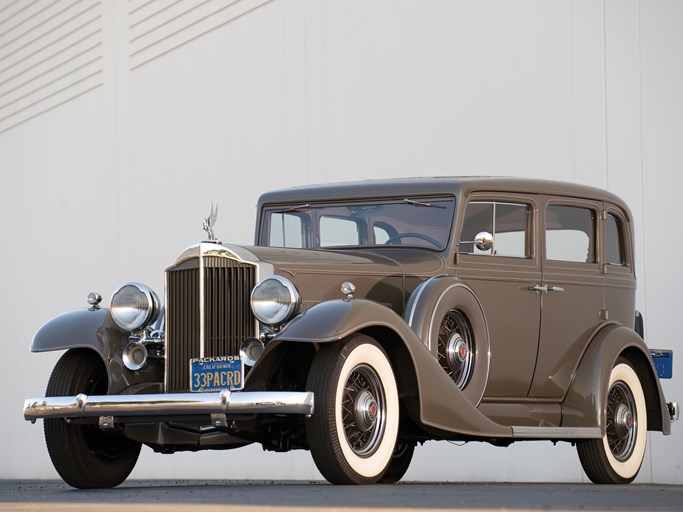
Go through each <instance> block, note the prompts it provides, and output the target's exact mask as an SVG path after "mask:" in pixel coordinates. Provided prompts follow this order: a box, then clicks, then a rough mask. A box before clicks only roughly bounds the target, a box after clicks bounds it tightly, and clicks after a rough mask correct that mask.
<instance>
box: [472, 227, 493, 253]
mask: <svg viewBox="0 0 683 512" xmlns="http://www.w3.org/2000/svg"><path fill="white" fill-rule="evenodd" d="M474 246H475V247H476V248H477V249H479V250H480V251H490V250H491V248H492V247H493V235H492V234H491V233H489V232H488V231H480V232H479V233H477V234H476V236H475V237H474Z"/></svg>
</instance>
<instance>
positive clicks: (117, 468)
mask: <svg viewBox="0 0 683 512" xmlns="http://www.w3.org/2000/svg"><path fill="white" fill-rule="evenodd" d="M79 393H85V394H87V395H104V394H106V393H107V372H106V371H105V369H104V367H103V366H102V362H101V360H100V358H99V356H98V355H96V354H95V353H94V352H91V351H88V350H70V351H68V352H67V353H65V354H64V355H63V356H62V358H61V359H60V360H59V361H58V362H57V364H56V365H55V368H54V370H53V371H52V375H51V376H50V381H49V383H48V385H47V391H46V392H45V395H46V396H75V395H77V394H79ZM43 421H44V429H45V441H46V443H47V451H48V453H49V454H50V458H51V459H52V464H53V465H54V467H55V469H56V470H57V473H59V476H61V477H62V479H63V480H64V481H65V482H66V483H67V484H69V485H71V486H72V487H77V488H79V489H90V488H98V487H116V486H117V485H119V484H120V483H121V482H123V481H124V480H125V479H126V478H127V477H128V475H129V474H130V472H131V471H132V470H133V467H134V466H135V463H136V462H137V460H138V456H139V454H140V448H141V444H140V443H138V442H135V441H131V440H129V439H126V438H125V437H123V436H121V435H119V434H115V433H106V432H103V431H101V430H100V429H99V427H98V425H72V424H69V423H67V422H66V421H65V420H64V419H61V418H46V419H45V420H43Z"/></svg>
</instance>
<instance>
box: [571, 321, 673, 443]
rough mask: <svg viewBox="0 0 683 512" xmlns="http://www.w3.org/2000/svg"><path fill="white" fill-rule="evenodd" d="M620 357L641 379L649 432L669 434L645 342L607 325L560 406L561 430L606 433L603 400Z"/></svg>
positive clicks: (591, 345) (628, 331) (629, 331)
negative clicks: (595, 429)
mask: <svg viewBox="0 0 683 512" xmlns="http://www.w3.org/2000/svg"><path fill="white" fill-rule="evenodd" d="M619 357H623V358H625V359H627V360H628V361H629V363H631V365H632V366H633V368H634V370H635V372H636V374H637V375H638V377H639V378H640V381H641V385H642V386H643V392H644V394H645V402H646V407H647V413H648V420H649V421H648V430H655V431H661V432H662V433H664V434H665V435H668V434H669V433H670V432H671V424H670V421H668V418H669V416H668V409H667V405H666V401H665V400H664V394H663V392H662V388H661V385H660V383H659V379H658V378H657V376H656V375H657V374H656V371H655V368H654V365H653V363H652V360H651V358H650V356H649V351H648V348H647V346H646V345H645V342H644V341H643V340H642V338H641V337H640V336H638V334H636V332H635V331H634V330H633V329H630V328H628V327H624V326H620V325H618V324H609V325H607V326H605V327H604V328H603V329H601V330H600V331H598V332H597V333H596V334H595V336H594V337H593V339H592V340H591V342H590V343H589V345H588V348H587V349H586V351H585V352H584V354H583V357H582V359H581V362H580V363H579V365H578V367H577V370H576V371H575V373H574V377H573V379H572V382H571V384H570V387H569V390H568V392H567V395H566V396H565V399H564V401H563V403H562V426H563V427H591V426H599V427H600V429H601V432H602V434H603V435H604V433H605V407H604V400H605V397H606V395H607V390H608V388H609V377H610V372H611V369H612V368H613V367H614V365H615V363H616V362H617V359H619Z"/></svg>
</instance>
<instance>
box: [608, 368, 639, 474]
mask: <svg viewBox="0 0 683 512" xmlns="http://www.w3.org/2000/svg"><path fill="white" fill-rule="evenodd" d="M637 429H638V418H637V416H636V412H635V404H634V401H633V395H632V394H631V390H630V389H629V388H628V386H627V385H626V384H625V383H624V382H622V381H619V382H616V383H615V384H614V385H613V386H612V388H611V389H610V392H609V396H608V397H607V424H606V431H607V432H606V436H607V444H608V445H609V448H610V451H611V452H612V455H614V458H615V459H617V460H618V461H621V462H623V461H625V460H628V458H629V457H630V455H631V453H633V448H634V445H635V440H636V432H637Z"/></svg>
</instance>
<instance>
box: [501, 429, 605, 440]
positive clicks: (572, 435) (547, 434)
mask: <svg viewBox="0 0 683 512" xmlns="http://www.w3.org/2000/svg"><path fill="white" fill-rule="evenodd" d="M512 437H516V438H522V439H600V438H601V437H602V432H601V431H600V427H524V426H522V427H512Z"/></svg>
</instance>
